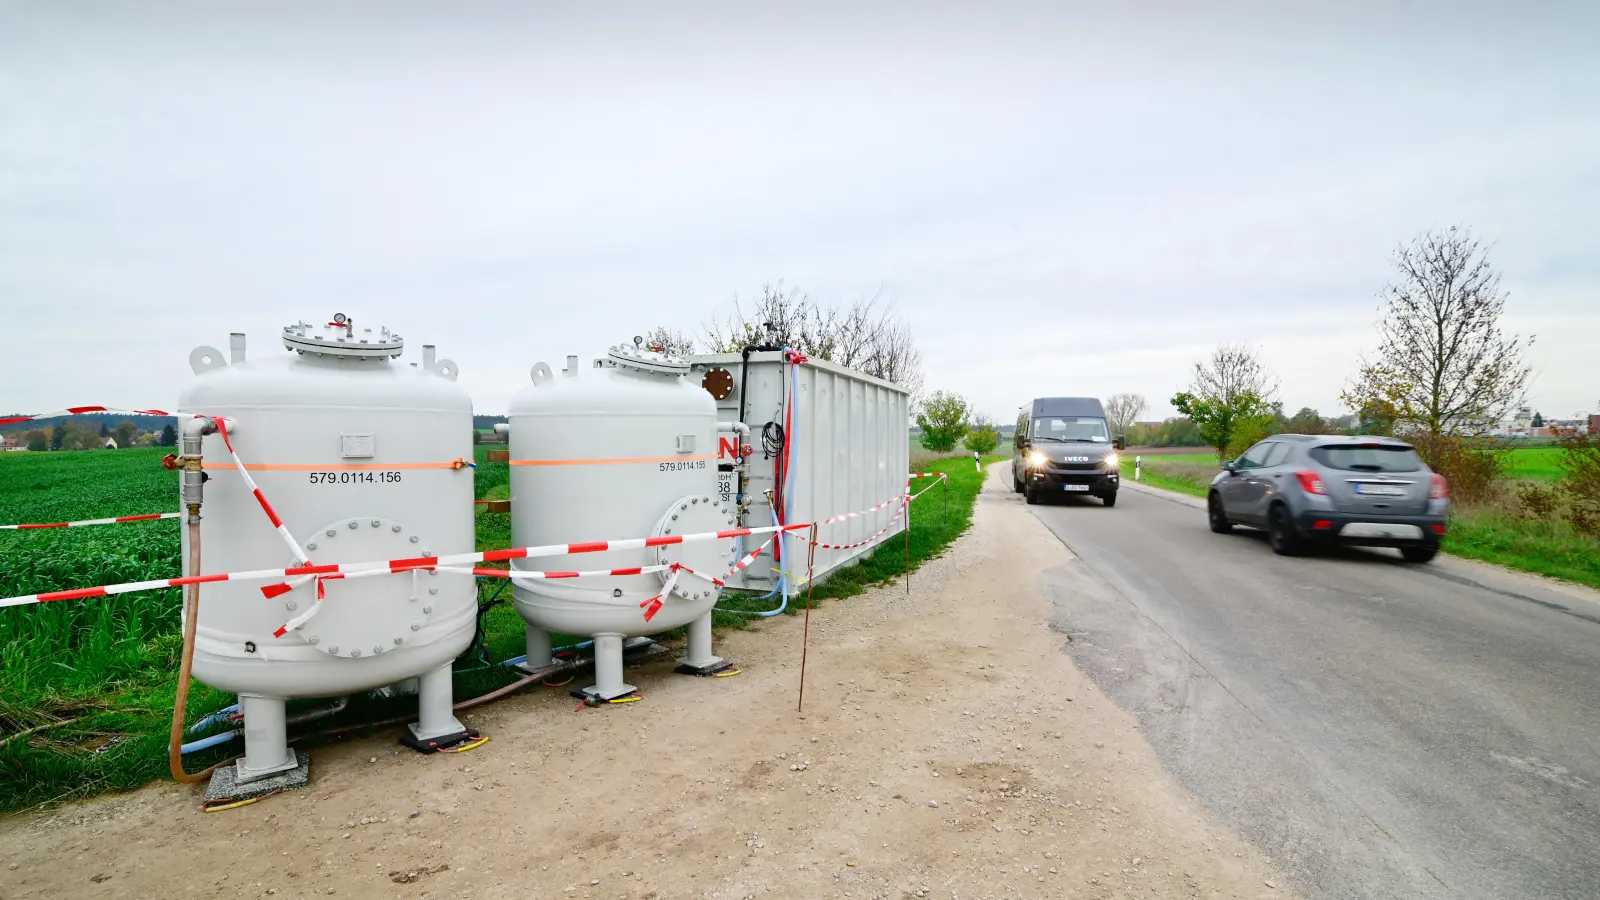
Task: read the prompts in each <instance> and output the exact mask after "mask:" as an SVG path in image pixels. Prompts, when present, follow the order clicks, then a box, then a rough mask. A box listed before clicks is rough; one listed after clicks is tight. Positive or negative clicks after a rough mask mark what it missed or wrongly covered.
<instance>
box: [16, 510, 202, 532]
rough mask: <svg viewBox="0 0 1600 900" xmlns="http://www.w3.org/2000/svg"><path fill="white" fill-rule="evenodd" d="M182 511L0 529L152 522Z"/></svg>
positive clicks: (180, 516)
mask: <svg viewBox="0 0 1600 900" xmlns="http://www.w3.org/2000/svg"><path fill="white" fill-rule="evenodd" d="M182 517H183V513H150V514H149V515H146V516H117V517H116V518H113V519H84V520H82V521H79V522H49V523H47V524H43V525H0V531H31V530H33V529H36V528H79V527H82V526H84V525H116V524H119V523H122V522H152V521H154V520H156V519H178V518H182Z"/></svg>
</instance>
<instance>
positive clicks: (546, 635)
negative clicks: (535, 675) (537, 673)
mask: <svg viewBox="0 0 1600 900" xmlns="http://www.w3.org/2000/svg"><path fill="white" fill-rule="evenodd" d="M523 633H524V635H525V638H526V641H527V648H528V658H527V660H526V661H525V662H524V663H523V665H525V666H527V667H528V668H529V669H542V668H544V667H545V666H548V665H550V632H548V631H545V630H544V629H543V628H535V627H533V626H532V625H524V626H523Z"/></svg>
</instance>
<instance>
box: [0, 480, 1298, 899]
mask: <svg viewBox="0 0 1600 900" xmlns="http://www.w3.org/2000/svg"><path fill="white" fill-rule="evenodd" d="M999 468H1000V470H1001V471H1002V472H1004V471H1005V469H1004V465H1003V464H1002V465H1001V466H1000V467H999ZM1069 558H1070V557H1069V553H1068V551H1067V550H1066V549H1065V548H1063V547H1062V545H1061V544H1060V543H1059V542H1058V541H1056V540H1055V538H1053V537H1052V536H1051V535H1050V534H1049V533H1048V532H1047V531H1046V529H1045V528H1044V527H1043V526H1042V525H1041V524H1040V523H1039V522H1038V521H1037V520H1036V519H1035V518H1034V517H1033V516H1031V515H1030V514H1028V512H1027V511H1026V509H1025V508H1024V506H1023V505H1022V504H1021V502H1020V500H1019V499H1018V498H1017V497H1016V496H1015V495H1013V494H1011V493H1010V492H1009V491H1008V490H1006V489H1005V488H1004V486H1002V484H1001V483H1000V481H999V479H998V478H996V477H994V476H993V473H991V477H990V480H989V483H988V485H987V488H986V490H985V492H984V493H983V494H982V495H981V496H980V497H979V499H978V508H977V514H976V519H975V524H974V528H973V529H972V531H971V532H969V533H968V534H967V535H966V536H964V537H963V538H962V539H961V540H960V541H959V542H958V543H957V544H956V545H955V546H954V547H953V548H952V550H951V552H949V553H948V554H946V556H945V557H944V558H942V559H939V560H936V561H934V562H932V563H930V564H929V565H927V566H925V567H924V568H923V569H922V570H921V571H919V572H917V573H915V574H914V575H913V576H912V578H911V594H910V596H909V597H908V596H907V595H906V593H905V591H904V589H903V588H902V587H901V586H900V585H898V584H897V585H895V586H893V587H887V588H882V589H879V590H875V591H873V592H871V593H869V594H867V595H864V596H859V597H855V598H852V599H850V600H846V601H835V602H830V603H828V604H826V605H824V606H822V607H821V608H820V609H819V610H818V611H816V612H814V613H813V614H812V617H811V634H810V655H809V659H808V661H807V666H806V696H805V710H804V712H803V713H797V712H796V711H795V701H796V693H797V688H798V686H799V675H800V650H801V620H800V618H799V617H793V618H782V619H780V620H779V621H769V622H766V623H763V624H762V625H761V626H760V627H759V628H757V629H756V630H753V631H748V632H739V633H734V634H729V635H726V636H724V637H723V638H721V641H720V647H719V652H720V653H721V654H722V655H724V656H727V657H728V658H730V659H733V660H736V661H737V662H738V663H739V664H740V665H741V667H742V668H743V674H742V675H740V676H738V677H734V678H723V679H696V678H690V677H684V676H676V675H673V674H672V672H671V666H672V661H671V659H670V658H666V659H659V660H656V661H654V662H651V663H648V664H646V665H644V666H641V667H639V668H637V669H633V670H630V673H629V680H630V681H631V682H632V683H634V684H637V685H639V686H640V687H641V689H642V691H643V692H644V693H645V694H646V695H647V698H646V699H645V700H644V701H643V702H639V703H632V704H627V705H622V706H614V707H608V708H603V709H586V710H583V711H581V712H575V711H574V706H575V703H574V701H572V700H570V699H569V698H568V697H567V695H566V692H565V690H552V689H541V690H539V691H538V692H534V693H529V694H525V695H522V696H518V697H515V698H512V699H509V700H505V701H501V702H500V703H498V704H493V705H491V706H488V707H483V708H480V709H479V710H475V711H473V712H471V713H468V714H467V715H466V716H465V719H466V721H467V722H468V724H469V725H471V726H472V727H476V728H479V729H482V730H483V731H484V732H485V733H487V734H489V735H490V736H492V738H493V739H492V740H491V741H490V742H489V743H488V744H487V745H485V746H484V747H482V748H481V749H478V750H475V751H473V752H471V753H467V754H462V755H437V756H432V757H423V756H418V755H417V754H415V753H412V752H411V751H409V750H404V749H402V748H400V747H399V746H398V745H397V744H396V743H395V742H394V739H393V737H392V736H386V737H381V738H379V737H374V738H371V739H366V740H360V741H353V742H350V743H348V744H345V745H341V746H336V747H329V748H323V749H319V750H316V751H315V752H314V753H313V756H312V770H311V771H312V775H311V784H310V785H309V786H308V787H306V788H304V789H301V790H299V791H295V792H292V793H288V794H283V795H279V796H276V797H272V798H269V799H267V800H265V801H262V802H260V803H257V804H254V805H252V806H247V807H243V808H241V809H237V810H231V811H227V812H220V813H212V814H202V813H200V812H199V810H198V802H199V798H200V789H199V788H185V787H180V786H177V785H174V784H159V785H152V786H150V787H148V788H146V789H144V790H141V791H138V792H135V793H133V794H129V795H124V796H120V797H112V798H106V799H101V800H96V801H91V802H85V803H79V804H74V805H72V806H68V807H66V808H63V809H59V810H55V811H52V812H48V813H43V814H37V815H32V816H24V817H16V818H12V819H10V820H6V821H3V822H0V900H20V898H39V897H50V898H112V897H116V898H146V897H162V898H172V897H187V896H196V897H206V898H222V897H265V896H274V897H283V898H292V897H313V896H328V895H335V896H339V897H358V898H359V897H385V898H388V897H401V898H444V897H462V898H468V897H470V898H490V900H493V898H517V900H539V898H585V900H589V898H594V900H598V898H628V900H642V898H663V900H664V898H729V900H738V898H754V897H761V896H771V897H797V898H798V897H806V898H815V897H830V898H832V897H850V898H902V897H940V898H956V900H958V898H983V897H1041V898H1045V897H1048V898H1063V897H1072V898H1134V897H1139V898H1145V897H1198V898H1213V897H1227V898H1240V897H1252V898H1254V897H1288V896H1292V894H1291V892H1290V891H1289V890H1288V888H1287V885H1286V884H1285V882H1284V881H1283V879H1282V877H1281V876H1280V875H1278V873H1276V872H1275V871H1274V870H1273V869H1272V867H1271V866H1270V864H1269V863H1268V862H1267V861H1266V860H1265V859H1263V858H1262V857H1261V855H1260V854H1259V853H1257V852H1256V851H1254V850H1253V849H1251V848H1250V847H1249V846H1247V845H1245V844H1244V843H1243V842H1241V841H1240V840H1239V839H1238V838H1237V837H1235V836H1234V835H1232V834H1231V833H1229V832H1228V831H1226V830H1225V829H1223V828H1222V827H1221V826H1219V825H1217V824H1215V823H1214V822H1213V821H1212V820H1211V819H1210V818H1209V817H1208V816H1207V815H1206V814H1205V813H1204V812H1203V811H1202V810H1201V809H1200V808H1199V806H1198V805H1197V803H1196V802H1195V801H1194V800H1193V799H1192V798H1190V797H1189V796H1188V795H1187V794H1185V793H1184V792H1183V790H1182V789H1181V788H1179V787H1178V786H1177V784H1176V783H1175V782H1174V781H1173V779H1172V778H1170V777H1169V776H1168V775H1167V774H1166V773H1164V772H1163V771H1162V770H1161V768H1160V766H1159V765H1158V763H1157V762H1156V759H1155V757H1154V755H1153V753H1152V752H1151V750H1150V748H1149V747H1148V746H1147V745H1146V743H1145V742H1144V740H1143V739H1142V738H1141V736H1140V734H1139V732H1138V730H1137V728H1136V726H1135V723H1134V721H1133V720H1132V718H1131V717H1130V716H1128V715H1126V714H1125V713H1123V712H1122V711H1120V710H1118V709H1116V708H1115V707H1113V706H1112V705H1111V704H1110V703H1109V702H1108V701H1107V700H1106V699H1105V698H1104V696H1103V695H1101V694H1100V692H1099V691H1098V690H1096V689H1095V687H1094V686H1093V685H1092V684H1091V683H1089V682H1088V681H1086V680H1085V679H1084V678H1083V677H1081V676H1080V675H1079V673H1078V672H1077V670H1076V669H1074V668H1073V666H1072V664H1071V663H1070V662H1069V660H1068V658H1067V657H1066V655H1065V654H1063V653H1062V652H1061V645H1062V643H1063V641H1064V640H1065V638H1064V637H1062V636H1061V635H1059V634H1056V633H1054V632H1052V631H1051V630H1050V629H1049V628H1048V627H1047V626H1046V624H1045V621H1046V613H1047V608H1046V601H1045V600H1044V599H1042V598H1041V596H1040V595H1039V593H1038V591H1037V589H1036V581H1037V575H1038V573H1039V572H1040V571H1042V570H1044V569H1047V568H1051V567H1054V566H1058V565H1061V564H1062V563H1063V562H1065V561H1066V560H1068V559H1069Z"/></svg>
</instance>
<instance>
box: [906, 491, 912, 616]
mask: <svg viewBox="0 0 1600 900" xmlns="http://www.w3.org/2000/svg"><path fill="white" fill-rule="evenodd" d="M906 596H907V597H909V596H911V494H910V492H907V493H906Z"/></svg>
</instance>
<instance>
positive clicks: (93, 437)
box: [6, 416, 178, 453]
mask: <svg viewBox="0 0 1600 900" xmlns="http://www.w3.org/2000/svg"><path fill="white" fill-rule="evenodd" d="M117 419H118V417H115V416H63V417H57V418H54V419H41V420H38V421H37V422H30V423H27V424H26V425H24V426H21V427H18V428H12V429H9V430H8V431H7V432H6V434H7V435H8V436H10V437H14V438H15V439H16V441H17V444H18V445H19V446H22V447H25V448H27V449H28V450H30V451H33V452H35V453H44V452H48V451H52V450H98V449H101V448H104V447H105V446H106V441H107V440H114V441H116V445H117V447H119V448H122V447H135V446H140V445H144V446H161V447H174V446H177V443H178V430H177V427H176V426H175V425H174V424H173V423H174V420H173V419H172V418H171V417H166V416H132V417H129V418H126V419H121V420H120V421H117ZM114 421H115V422H116V424H115V425H113V424H112V422H114ZM140 422H144V423H146V424H149V425H152V426H154V427H153V428H148V429H147V428H142V427H140V425H139V423H140Z"/></svg>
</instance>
